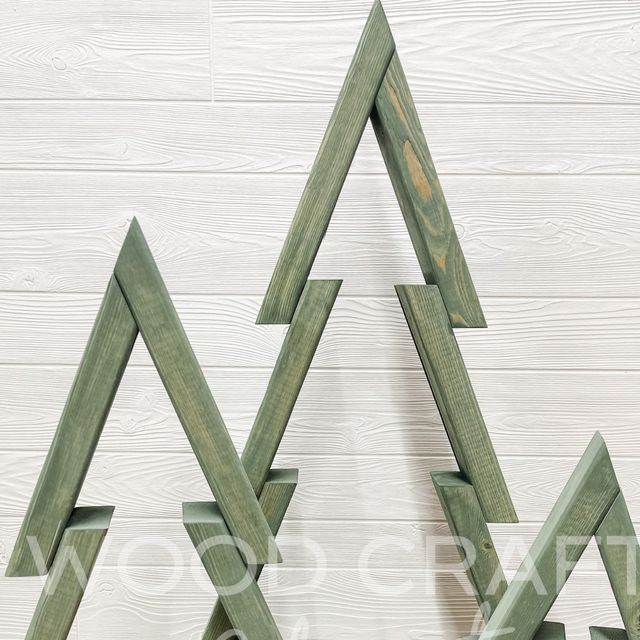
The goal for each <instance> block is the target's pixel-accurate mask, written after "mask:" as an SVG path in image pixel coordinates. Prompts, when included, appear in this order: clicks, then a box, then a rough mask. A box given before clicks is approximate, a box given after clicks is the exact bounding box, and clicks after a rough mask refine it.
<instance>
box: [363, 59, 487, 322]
mask: <svg viewBox="0 0 640 640" xmlns="http://www.w3.org/2000/svg"><path fill="white" fill-rule="evenodd" d="M371 122H372V124H373V129H374V131H375V132H376V137H377V139H378V144H379V145H380V150H381V151H382V156H383V157H384V161H385V165H386V167H387V170H388V171H389V177H390V178H391V183H392V184H393V188H394V191H395V193H396V197H397V198H398V203H399V205H400V209H401V211H402V215H403V217H404V221H405V223H406V225H407V230H408V231H409V235H410V236H411V242H412V244H413V248H414V251H415V253H416V257H417V259H418V262H419V263H420V268H421V269H422V274H423V276H424V279H425V282H426V283H427V284H436V285H438V287H439V289H440V293H441V295H442V299H443V301H444V304H445V307H446V308H447V311H448V313H449V321H450V322H451V326H453V327H486V326H487V323H486V321H485V318H484V314H483V313H482V307H481V306H480V302H479V300H478V295H477V293H476V290H475V287H474V284H473V280H472V279H471V275H470V274H469V269H468V267H467V263H466V261H465V258H464V254H463V253H462V249H461V248H460V243H459V242H458V236H457V235H456V230H455V228H454V226H453V220H452V219H451V215H450V213H449V208H448V207H447V202H446V200H445V197H444V193H443V192H442V187H441V186H440V181H439V180H438V175H437V174H436V169H435V167H434V165H433V160H432V159H431V154H430V153H429V148H428V147H427V141H426V140H425V138H424V133H423V132H422V126H421V125H420V120H419V119H418V114H417V113H416V109H415V105H414V103H413V98H412V97H411V90H410V88H409V86H408V84H407V79H406V78H405V75H404V71H403V70H402V65H401V64H400V59H399V58H398V54H397V53H394V55H393V57H392V58H391V62H390V63H389V68H388V69H387V73H386V74H385V76H384V80H383V81H382V86H381V87H380V90H379V91H378V95H377V96H376V101H375V105H374V109H373V111H372V112H371Z"/></svg>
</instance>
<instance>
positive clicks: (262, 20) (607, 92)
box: [214, 0, 640, 103]
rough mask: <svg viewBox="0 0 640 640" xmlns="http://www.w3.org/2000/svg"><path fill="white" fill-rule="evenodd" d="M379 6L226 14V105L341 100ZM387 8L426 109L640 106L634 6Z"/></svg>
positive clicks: (417, 4)
mask: <svg viewBox="0 0 640 640" xmlns="http://www.w3.org/2000/svg"><path fill="white" fill-rule="evenodd" d="M369 6H370V2H368V1H367V0H357V1H354V2H352V1H349V2H347V1H346V0H331V1H329V2H322V1H320V0H314V1H307V2H303V3H291V2H286V1H282V0H270V1H268V2H258V1H253V2H243V3H242V4H241V5H239V4H238V3H235V2H233V1H232V0H224V1H222V2H216V4H215V6H214V17H215V20H216V32H215V34H216V37H217V41H216V42H217V44H216V53H217V56H216V60H215V80H216V85H217V89H216V96H217V97H218V98H219V99H228V100H292V99H294V100H299V101H318V100H326V101H329V102H330V101H332V100H334V99H335V94H336V93H337V91H338V88H339V87H340V83H341V81H342V76H343V74H344V70H345V69H346V67H347V65H348V64H349V60H350V58H351V47H352V46H353V45H352V43H353V34H354V33H359V30H360V29H361V25H362V23H363V22H364V17H365V16H366V14H367V11H368V10H369ZM384 6H385V10H386V12H387V15H388V16H389V21H390V23H391V28H392V31H393V33H394V36H395V38H396V41H397V43H398V50H399V52H400V54H401V56H402V58H403V60H405V64H406V70H407V72H408V75H409V82H410V85H411V87H412V90H413V91H414V95H415V97H416V99H418V100H429V101H437V102H507V101H516V102H565V101H566V102H585V103H588V102H599V103H602V102H609V103H620V102H635V101H637V99H638V93H637V86H638V80H640V76H639V75H638V69H637V66H636V65H635V64H634V62H633V55H634V53H635V52H636V51H637V49H638V42H637V36H636V34H637V21H638V12H637V8H636V7H635V6H634V5H633V4H632V3H631V4H630V3H628V2H624V1H623V0H615V1H613V2H608V3H607V4H606V6H605V5H603V4H601V3H599V2H597V1H596V0H589V1H588V2H580V1H579V0H561V1H560V2H535V1H533V0H527V1H526V2H519V3H512V2H509V1H508V0H500V1H498V2H493V3H492V4H491V5H490V6H488V7H487V6H486V4H485V3H482V2H478V0H463V1H461V2H455V3H447V2H442V1H441V0H429V1H428V2H422V1H420V0H386V2H385V3H384ZM292 24H294V25H295V28H292V26H291V25H292ZM594 59H597V60H598V64H597V65H594V64H593V60H594Z"/></svg>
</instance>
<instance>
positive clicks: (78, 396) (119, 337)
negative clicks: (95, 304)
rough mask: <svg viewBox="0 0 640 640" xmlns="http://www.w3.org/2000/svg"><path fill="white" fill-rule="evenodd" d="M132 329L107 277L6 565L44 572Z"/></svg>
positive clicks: (13, 570)
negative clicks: (87, 336) (77, 365)
mask: <svg viewBox="0 0 640 640" xmlns="http://www.w3.org/2000/svg"><path fill="white" fill-rule="evenodd" d="M137 335H138V328H137V326H136V323H135V321H134V319H133V317H132V315H131V312H130V311H129V307H128V305H127V303H126V302H125V299H124V297H123V296H122V292H121V291H120V287H119V285H118V283H117V282H116V280H115V278H113V277H112V278H111V280H110V282H109V286H108V287H107V291H106V293H105V296H104V299H103V301H102V305H101V307H100V310H99V311H98V316H97V317H96V321H95V324H94V326H93V330H92V332H91V336H90V337H89V342H88V344H87V347H86V349H85V351H84V354H83V355H82V360H81V362H80V367H79V369H78V372H77V373H76V377H75V380H74V381H73V386H72V387H71V391H70V392H69V396H68V398H67V403H66V405H65V408H64V411H63V412H62V417H61V418H60V423H59V424H58V429H57V431H56V434H55V437H54V439H53V443H52V445H51V447H50V448H49V452H48V454H47V457H46V460H45V463H44V467H43V468H42V471H41V473H40V477H39V479H38V483H37V485H36V488H35V491H34V493H33V496H32V497H31V502H30V503H29V508H28V510H27V514H26V516H25V519H24V521H23V523H22V527H21V529H20V533H19V534H18V538H17V541H16V545H15V548H14V550H13V553H12V555H11V558H10V560H9V564H8V566H7V570H6V576H7V577H14V576H36V575H42V574H45V573H46V572H47V571H48V569H49V568H50V567H51V564H52V562H53V559H54V556H55V554H56V549H57V547H58V544H59V542H60V538H61V536H62V534H63V532H64V528H65V525H66V524H67V521H68V520H69V517H70V516H71V512H72V511H73V508H74V506H75V504H76V502H77V500H78V496H79V495H80V490H81V488H82V483H83V482H84V479H85V476H86V474H87V470H88V468H89V464H90V462H91V458H92V457H93V452H94V451H95V448H96V446H97V444H98V440H99V438H100V434H101V433H102V429H103V427H104V424H105V422H106V419H107V416H108V415H109V410H110V409H111V405H112V403H113V399H114V397H115V394H116V391H117V389H118V385H119V384H120V380H121V379H122V374H123V373H124V370H125V367H126V365H127V362H128V361H129V355H130V354H131V349H132V348H133V345H134V343H135V340H136V336H137Z"/></svg>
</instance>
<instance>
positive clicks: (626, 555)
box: [596, 493, 640, 640]
mask: <svg viewBox="0 0 640 640" xmlns="http://www.w3.org/2000/svg"><path fill="white" fill-rule="evenodd" d="M596 537H597V540H598V548H599V549H600V554H601V555H602V561H603V563H604V566H605V569H606V570H607V574H608V576H609V580H610V582H611V587H612V589H613V593H614V595H615V597H616V602H617V603H618V609H620V614H621V616H622V621H623V622H624V626H625V629H626V631H627V635H628V639H629V640H638V638H640V546H639V545H638V540H637V537H636V532H635V529H634V527H633V523H632V522H631V516H630V515H629V509H628V507H627V503H626V501H625V499H624V496H623V494H622V493H619V494H618V497H617V498H616V500H615V502H614V503H613V506H612V507H611V509H610V510H609V512H608V513H607V515H606V516H605V517H604V520H603V521H602V524H601V525H600V527H599V528H598V532H597V534H596Z"/></svg>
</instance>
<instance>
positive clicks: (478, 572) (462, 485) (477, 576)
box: [431, 471, 507, 620]
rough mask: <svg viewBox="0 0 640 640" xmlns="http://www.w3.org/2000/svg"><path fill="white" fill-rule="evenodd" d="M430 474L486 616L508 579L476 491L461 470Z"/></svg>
mask: <svg viewBox="0 0 640 640" xmlns="http://www.w3.org/2000/svg"><path fill="white" fill-rule="evenodd" d="M431 478H432V480H433V485H434V486H435V489H436V493H437V495H438V499H439V500H440V504H441V505H442V510H443V511H444V515H445V517H446V519H447V523H448V524H449V529H450V530H451V534H452V535H453V536H454V538H455V541H456V546H457V547H458V551H459V553H460V557H461V559H462V561H463V562H464V563H465V565H466V566H465V571H466V572H467V577H468V578H469V582H471V585H472V586H473V590H474V593H475V596H476V600H477V601H478V605H479V606H480V611H481V612H482V615H483V617H484V619H485V620H489V618H490V617H491V614H492V613H493V612H494V610H495V608H496V607H497V606H498V603H499V602H500V600H501V599H502V596H503V595H504V593H505V591H506V589H507V580H506V578H505V576H504V572H503V570H502V565H501V564H500V560H499V558H498V554H497V552H496V549H495V547H494V545H493V540H492V538H491V533H490V532H489V528H488V527H487V522H486V520H485V517H484V514H483V513H482V508H481V507H480V503H479V502H478V497H477V496H476V492H475V490H474V488H473V486H472V485H471V484H470V483H469V482H467V481H466V480H465V479H464V478H463V477H462V475H461V474H460V473H454V472H450V471H437V472H434V473H432V474H431ZM465 544H471V545H472V547H473V553H471V554H469V549H468V548H467V547H466V546H465Z"/></svg>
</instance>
